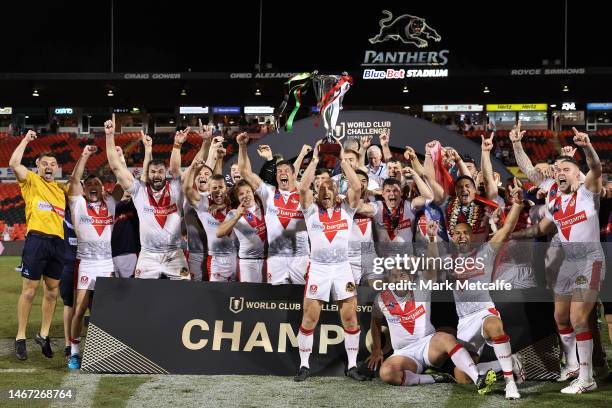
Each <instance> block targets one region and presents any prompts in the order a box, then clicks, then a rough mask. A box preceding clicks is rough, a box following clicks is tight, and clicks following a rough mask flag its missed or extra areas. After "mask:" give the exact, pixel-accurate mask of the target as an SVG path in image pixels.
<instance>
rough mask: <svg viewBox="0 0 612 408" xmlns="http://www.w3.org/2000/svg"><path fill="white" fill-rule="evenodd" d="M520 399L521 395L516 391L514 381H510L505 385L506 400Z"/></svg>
mask: <svg viewBox="0 0 612 408" xmlns="http://www.w3.org/2000/svg"><path fill="white" fill-rule="evenodd" d="M520 398H521V394H519V392H518V389H517V388H516V383H515V382H514V381H511V382H509V383H508V384H506V399H507V400H515V399H520Z"/></svg>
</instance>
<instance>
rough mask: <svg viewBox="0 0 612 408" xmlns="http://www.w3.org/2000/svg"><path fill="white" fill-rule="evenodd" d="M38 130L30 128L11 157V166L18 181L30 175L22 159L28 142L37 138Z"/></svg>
mask: <svg viewBox="0 0 612 408" xmlns="http://www.w3.org/2000/svg"><path fill="white" fill-rule="evenodd" d="M36 138H37V136H36V132H34V131H33V130H28V133H26V135H25V137H24V138H23V139H21V142H20V143H19V144H18V145H17V147H16V148H15V150H14V151H13V154H12V155H11V158H10V159H9V167H10V168H11V169H12V170H13V173H15V177H16V178H17V180H18V181H24V180H25V179H26V177H27V175H28V169H27V167H26V166H24V165H23V164H21V160H23V153H24V152H25V149H26V147H28V143H30V142H31V141H33V140H36Z"/></svg>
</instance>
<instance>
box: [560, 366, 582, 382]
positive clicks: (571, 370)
mask: <svg viewBox="0 0 612 408" xmlns="http://www.w3.org/2000/svg"><path fill="white" fill-rule="evenodd" d="M578 371H580V367H578V366H576V367H567V366H566V367H563V368H561V373H560V374H559V378H558V379H557V381H559V382H563V381H568V380H573V379H576V378H578Z"/></svg>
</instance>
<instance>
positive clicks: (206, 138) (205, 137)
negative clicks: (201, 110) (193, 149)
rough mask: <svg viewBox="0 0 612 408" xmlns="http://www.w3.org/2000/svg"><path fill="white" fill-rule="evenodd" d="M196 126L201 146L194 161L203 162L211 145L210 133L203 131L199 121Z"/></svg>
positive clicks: (199, 120)
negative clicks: (197, 126)
mask: <svg viewBox="0 0 612 408" xmlns="http://www.w3.org/2000/svg"><path fill="white" fill-rule="evenodd" d="M198 125H199V128H198V134H199V135H200V137H201V138H202V144H201V145H200V150H198V152H197V153H196V155H195V157H194V159H201V160H202V161H205V160H206V158H207V157H208V153H209V151H210V145H211V144H212V132H211V131H209V130H204V126H203V125H202V120H201V119H198Z"/></svg>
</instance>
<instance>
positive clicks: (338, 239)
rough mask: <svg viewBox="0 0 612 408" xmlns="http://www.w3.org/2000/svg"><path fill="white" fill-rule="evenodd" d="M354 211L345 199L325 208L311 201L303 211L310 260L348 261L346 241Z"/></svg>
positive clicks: (333, 262) (329, 262)
mask: <svg viewBox="0 0 612 408" xmlns="http://www.w3.org/2000/svg"><path fill="white" fill-rule="evenodd" d="M355 211H356V210H355V209H353V208H351V207H350V206H349V204H348V203H347V202H346V201H343V202H342V203H341V204H336V205H335V206H334V207H332V208H329V209H327V210H326V209H324V208H322V207H319V206H318V205H317V204H316V203H314V202H313V203H312V204H311V205H310V207H308V209H307V210H306V211H304V219H305V221H306V227H307V228H308V237H309V238H310V244H311V247H310V261H311V262H313V263H324V264H337V263H342V262H348V246H349V244H348V242H349V239H350V236H351V232H350V226H349V225H350V224H351V223H352V222H353V216H354V215H355Z"/></svg>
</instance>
